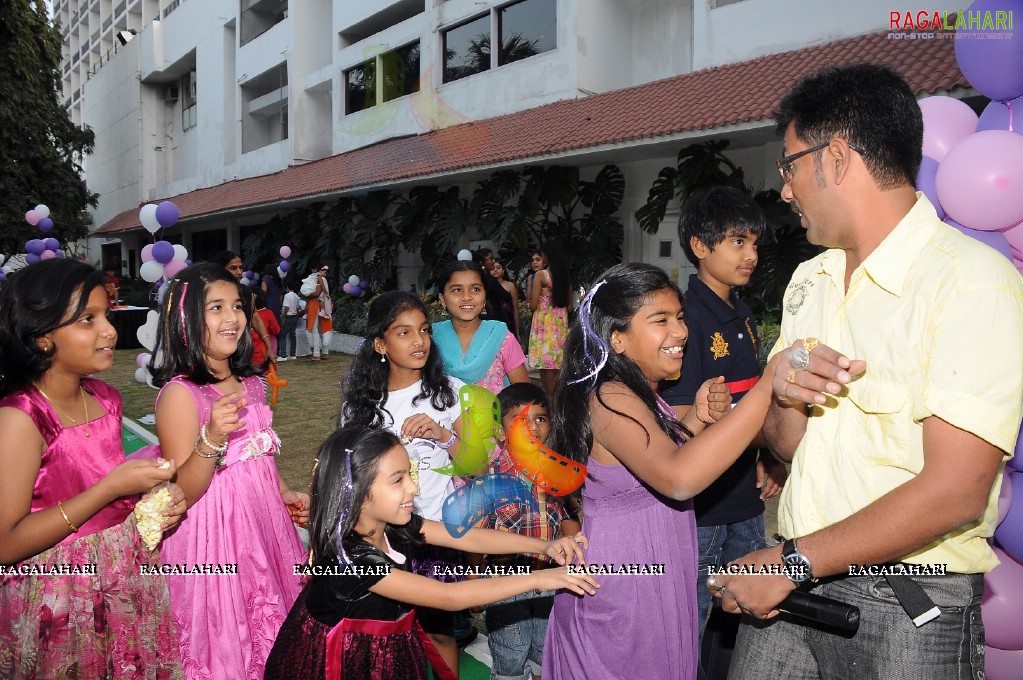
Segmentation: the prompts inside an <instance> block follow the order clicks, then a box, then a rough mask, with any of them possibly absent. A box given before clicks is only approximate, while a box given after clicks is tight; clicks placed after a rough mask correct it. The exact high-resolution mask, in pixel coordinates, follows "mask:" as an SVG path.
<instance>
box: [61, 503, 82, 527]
mask: <svg viewBox="0 0 1023 680" xmlns="http://www.w3.org/2000/svg"><path fill="white" fill-rule="evenodd" d="M57 509H58V510H60V514H62V515H64V521H65V522H67V528H68V529H70V530H71V533H73V534H77V533H78V527H76V526H75V525H74V524H72V523H71V520H70V519H68V516H67V513H66V512H64V506H63V505H62V504H61V502H60V501H57Z"/></svg>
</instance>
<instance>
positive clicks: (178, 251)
mask: <svg viewBox="0 0 1023 680" xmlns="http://www.w3.org/2000/svg"><path fill="white" fill-rule="evenodd" d="M174 259H175V260H181V261H182V262H184V261H185V260H187V259H188V248H186V247H185V246H183V245H181V244H180V243H175V244H174Z"/></svg>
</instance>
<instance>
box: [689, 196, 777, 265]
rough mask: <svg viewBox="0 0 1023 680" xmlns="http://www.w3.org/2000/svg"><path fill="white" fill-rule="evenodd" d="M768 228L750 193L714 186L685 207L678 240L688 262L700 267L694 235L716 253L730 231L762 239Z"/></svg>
mask: <svg viewBox="0 0 1023 680" xmlns="http://www.w3.org/2000/svg"><path fill="white" fill-rule="evenodd" d="M766 229H767V220H766V218H765V217H764V211H763V210H762V209H761V208H760V206H759V205H758V204H757V202H756V201H754V200H753V198H752V197H751V196H750V195H749V194H746V193H745V192H743V191H740V190H738V189H736V188H734V187H711V188H709V189H703V190H701V191H697V192H696V193H694V194H692V195H691V196H690V197H689V200H687V201H686V202H685V203H683V204H682V214H681V215H679V219H678V240H679V242H680V243H681V244H682V250H683V251H684V252H685V254H686V257H687V258H688V259H689V261H690V262H692V263H693V265H694V266H696V267H699V266H700V260H699V259H698V258H697V257H696V254H695V253H694V252H693V247H692V245H691V244H690V241H691V240H692V237H693V236H695V237H696V238H698V239H700V241H702V242H703V244H704V245H705V246H707V247H708V248H709V249H711V250H714V246H716V245H718V244H719V243H721V242H722V241H724V240H725V237H727V236H728V233H729V232H730V231H731V232H733V233H736V234H742V235H745V236H749V237H751V238H752V237H754V236H755V237H757V238H760V237H761V236H763V234H764V231H765V230H766Z"/></svg>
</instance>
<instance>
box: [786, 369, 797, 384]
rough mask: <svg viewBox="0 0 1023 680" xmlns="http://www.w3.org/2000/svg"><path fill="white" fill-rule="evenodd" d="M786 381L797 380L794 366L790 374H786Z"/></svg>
mask: <svg viewBox="0 0 1023 680" xmlns="http://www.w3.org/2000/svg"><path fill="white" fill-rule="evenodd" d="M785 382H787V383H794V382H796V369H794V368H793V369H792V370H791V371H789V374H788V375H787V376H785Z"/></svg>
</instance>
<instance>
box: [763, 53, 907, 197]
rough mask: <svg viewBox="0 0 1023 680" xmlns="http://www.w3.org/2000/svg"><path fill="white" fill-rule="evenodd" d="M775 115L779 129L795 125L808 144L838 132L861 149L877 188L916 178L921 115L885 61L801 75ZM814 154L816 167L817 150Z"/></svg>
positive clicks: (889, 186) (818, 160) (783, 131)
mask: <svg viewBox="0 0 1023 680" xmlns="http://www.w3.org/2000/svg"><path fill="white" fill-rule="evenodd" d="M775 120H776V121H777V123H778V132H780V133H781V134H785V130H786V129H787V128H788V126H789V124H790V123H791V124H793V125H795V133H796V137H798V138H799V139H800V140H801V141H803V142H806V144H807V145H809V146H813V145H815V144H821V143H824V142H827V141H830V140H831V139H832V138H834V137H841V138H843V139H845V140H846V141H847V142H848V143H849V144H851V145H852V146H855V147H858V148H859V149H862V150H863V151H862V155H863V163H864V164H865V165H866V166H867V170H869V171H870V174H871V176H872V177H873V178H874V181H875V182H877V185H878V187H880V188H881V189H893V188H895V187H897V186H900V185H902V184H905V183H907V182H908V183H909V184H913V183H914V182H915V181H916V174H917V171H918V170H919V169H920V160H921V158H922V156H923V151H922V148H923V134H924V124H923V117H922V115H921V113H920V107H919V105H917V102H916V97H914V96H913V91H912V90H911V89H910V88H909V85H908V84H907V83H906V81H905V80H904V79H903V78H902V77H901V76H900V75H899V74H897V73H895V72H894V71H892V70H891V69H890V68H888V67H887V66H880V65H877V64H858V65H856V66H843V67H833V66H832V67H828V68H825V69H822V70H820V71H818V72H816V73H813V74H811V75H809V76H806V77H805V78H803V79H802V80H801V81H799V82H798V83H796V85H795V86H794V87H793V88H792V89H791V90H790V91H789V93H788V94H786V95H785V97H784V98H783V99H782V101H781V104H780V105H779V106H778V113H777V114H776V115H775ZM788 151H789V153H791V152H792V149H789V150H788ZM814 156H815V159H816V163H817V168H818V169H820V168H821V167H822V165H821V155H820V154H819V153H818V154H815V155H814Z"/></svg>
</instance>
